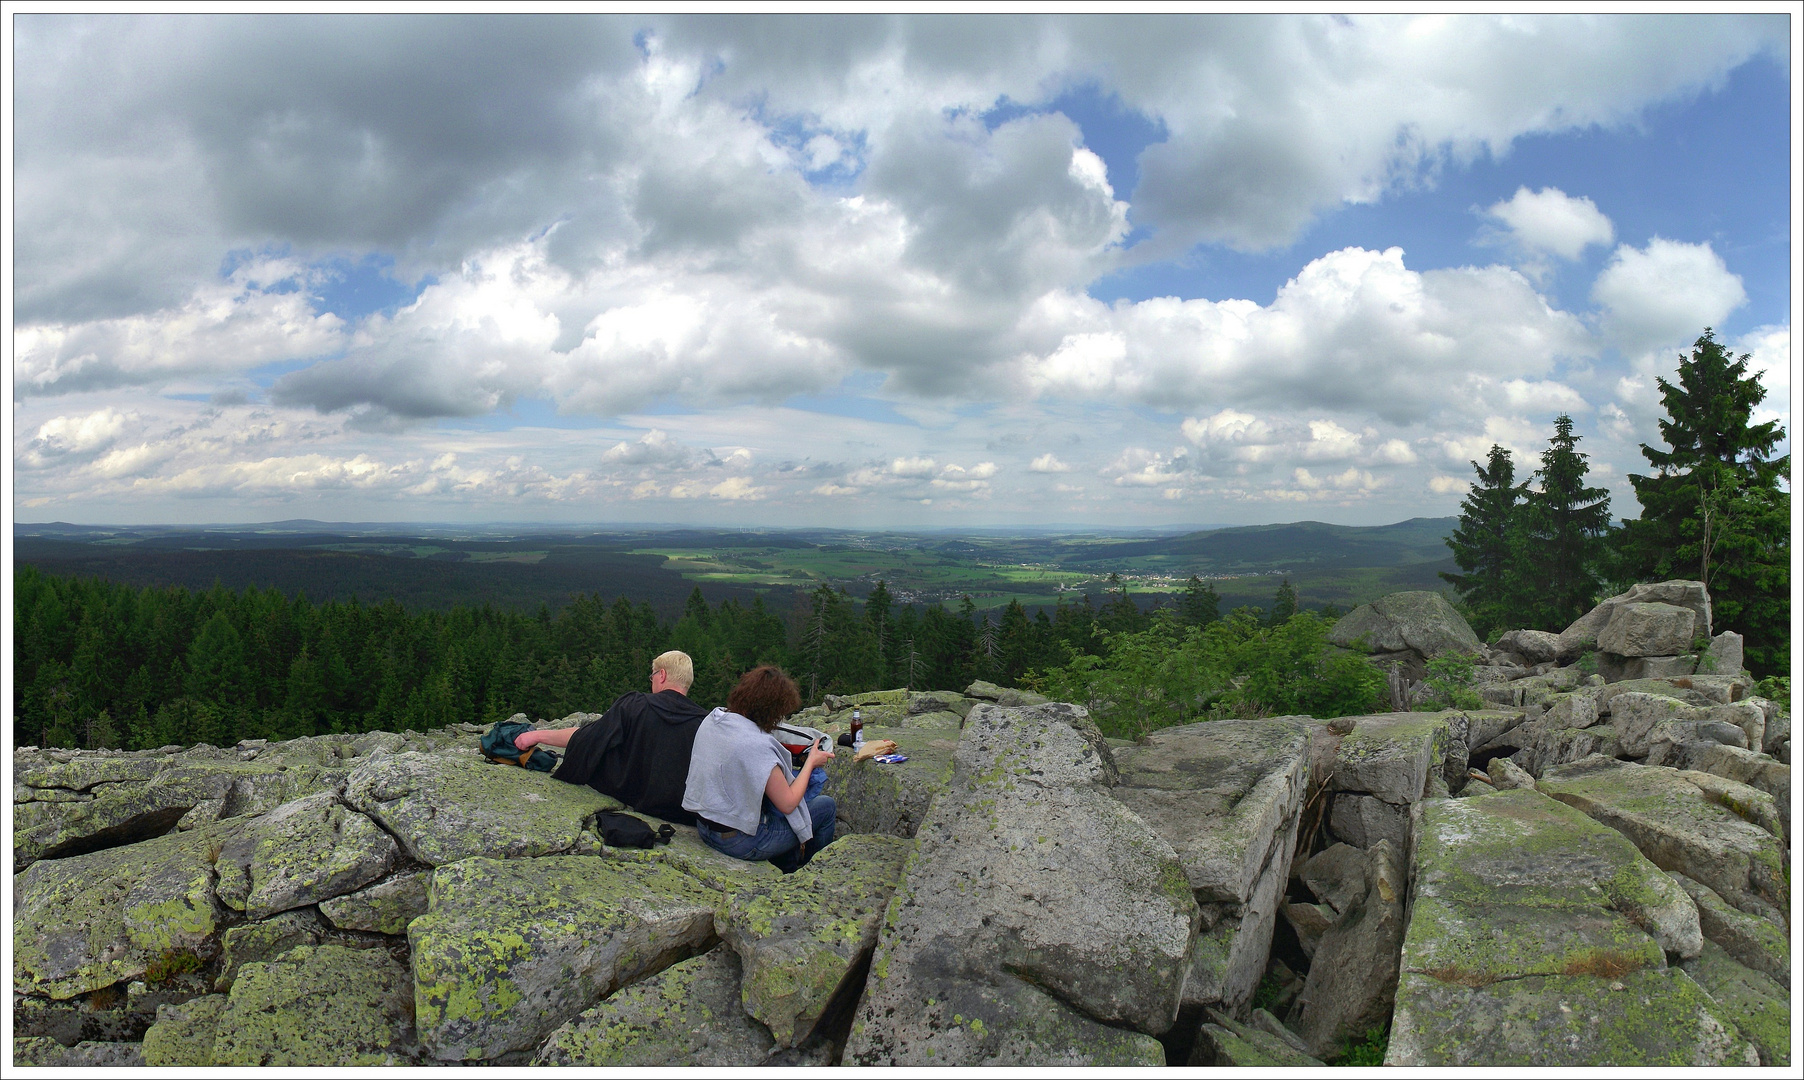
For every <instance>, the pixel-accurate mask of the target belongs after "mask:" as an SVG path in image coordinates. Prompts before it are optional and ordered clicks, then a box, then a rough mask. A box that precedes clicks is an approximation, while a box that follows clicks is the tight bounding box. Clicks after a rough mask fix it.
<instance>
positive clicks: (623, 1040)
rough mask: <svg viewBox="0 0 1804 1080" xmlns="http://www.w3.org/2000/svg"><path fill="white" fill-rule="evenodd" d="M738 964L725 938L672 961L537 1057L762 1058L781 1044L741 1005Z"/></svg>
mask: <svg viewBox="0 0 1804 1080" xmlns="http://www.w3.org/2000/svg"><path fill="white" fill-rule="evenodd" d="M829 850H830V849H829ZM739 971H740V964H739V957H738V955H737V954H735V953H734V952H733V950H732V949H731V948H729V947H727V946H725V945H721V946H719V947H717V948H714V949H712V950H710V951H709V952H707V953H706V954H704V955H702V956H696V957H692V958H690V959H688V960H684V961H682V962H680V963H677V964H672V965H671V966H670V967H667V968H665V969H664V970H663V971H660V972H658V973H657V974H656V975H653V976H651V977H650V978H648V979H643V980H641V981H639V982H636V983H634V984H633V985H631V986H629V987H626V988H625V989H623V990H621V991H619V992H618V993H616V994H614V995H613V996H612V997H610V998H608V999H607V1000H606V1001H604V1002H602V1003H601V1004H599V1005H597V1006H595V1007H594V1008H592V1009H588V1010H586V1011H585V1012H583V1013H582V1014H581V1015H580V1016H578V1017H577V1018H576V1019H574V1020H571V1021H570V1022H569V1023H567V1024H564V1025H563V1026H562V1027H560V1028H558V1029H557V1030H556V1031H554V1032H552V1033H551V1036H550V1037H549V1038H547V1039H546V1040H545V1043H544V1045H543V1046H541V1047H540V1048H539V1052H538V1056H537V1058H536V1059H535V1061H534V1064H536V1065H581V1066H589V1067H593V1068H667V1067H673V1066H676V1067H688V1066H696V1067H701V1068H717V1069H720V1068H727V1069H731V1068H741V1069H742V1068H746V1067H748V1066H752V1065H757V1064H760V1063H762V1062H763V1061H764V1060H765V1058H767V1057H768V1056H769V1055H770V1052H771V1050H772V1049H773V1048H774V1047H775V1044H774V1043H773V1042H772V1041H771V1037H770V1032H768V1031H766V1030H765V1029H764V1026H763V1025H762V1024H760V1023H758V1022H757V1021H756V1020H753V1019H752V1018H751V1017H749V1016H747V1015H746V1014H745V1010H744V1009H742V1008H741V1007H740V1004H739Z"/></svg>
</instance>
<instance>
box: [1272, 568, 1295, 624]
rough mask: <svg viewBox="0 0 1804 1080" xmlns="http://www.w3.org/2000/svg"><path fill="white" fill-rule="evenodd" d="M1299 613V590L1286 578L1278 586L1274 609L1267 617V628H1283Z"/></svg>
mask: <svg viewBox="0 0 1804 1080" xmlns="http://www.w3.org/2000/svg"><path fill="white" fill-rule="evenodd" d="M1296 613H1297V590H1296V588H1295V587H1294V586H1292V585H1291V583H1290V579H1289V578H1285V579H1284V580H1283V581H1281V582H1280V583H1279V585H1278V591H1277V593H1276V594H1275V595H1273V596H1272V608H1271V611H1270V612H1269V613H1267V615H1266V617H1265V625H1267V626H1283V625H1284V624H1285V623H1287V622H1289V621H1290V617H1291V616H1292V615H1295V614H1296Z"/></svg>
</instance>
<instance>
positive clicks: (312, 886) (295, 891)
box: [214, 792, 400, 919]
mask: <svg viewBox="0 0 1804 1080" xmlns="http://www.w3.org/2000/svg"><path fill="white" fill-rule="evenodd" d="M399 852H400V847H399V845H397V844H396V843H395V840H394V837H392V836H390V835H388V834H387V833H386V832H383V831H382V830H381V829H379V828H377V827H376V826H375V824H373V823H372V822H371V821H370V819H369V818H366V817H364V816H363V815H362V814H359V813H357V812H356V811H354V810H347V809H346V808H345V806H344V804H343V803H341V802H339V801H338V796H337V795H336V794H333V793H330V792H326V793H322V794H319V795H310V796H307V797H306V798H303V799H296V800H295V801H294V802H291V803H286V804H284V805H282V806H279V807H277V808H276V809H274V810H272V811H270V812H269V813H267V814H264V815H262V816H261V817H256V818H252V819H250V820H248V821H247V822H246V823H245V825H244V827H243V828H242V829H240V830H239V831H238V832H237V834H236V835H235V836H233V837H232V838H231V839H229V840H227V841H226V842H225V843H224V845H223V846H222V847H221V848H220V851H219V857H218V859H217V860H216V861H215V863H214V866H215V868H216V869H217V870H218V872H219V880H218V883H217V885H216V886H215V891H216V892H217V894H218V896H219V899H220V901H221V902H223V903H224V904H225V905H226V906H227V907H230V908H234V909H236V910H238V911H242V912H244V913H245V915H246V917H248V918H252V919H261V918H263V917H265V916H267V915H273V914H275V913H276V912H278V911H287V910H288V909H289V908H297V907H306V906H308V905H311V904H317V903H319V902H320V901H321V900H329V899H331V898H332V897H335V896H341V895H343V894H345V893H348V892H354V891H356V890H357V889H360V888H362V887H363V886H364V885H367V884H369V883H370V882H372V881H375V880H376V879H377V878H380V877H382V876H383V875H384V874H386V873H388V871H389V868H390V867H391V866H393V865H394V861H395V857H396V856H397V855H398V854H399Z"/></svg>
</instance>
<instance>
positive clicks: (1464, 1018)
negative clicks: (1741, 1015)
mask: <svg viewBox="0 0 1804 1080" xmlns="http://www.w3.org/2000/svg"><path fill="white" fill-rule="evenodd" d="M1495 797H1496V796H1490V795H1487V796H1485V797H1484V798H1486V799H1490V798H1495ZM1467 801H1470V802H1478V801H1481V800H1478V799H1472V800H1467ZM1758 1061H1759V1059H1758V1056H1757V1053H1756V1051H1755V1048H1754V1046H1753V1044H1752V1043H1750V1042H1748V1041H1747V1040H1746V1039H1745V1038H1744V1037H1743V1036H1742V1035H1741V1032H1740V1031H1739V1030H1738V1029H1737V1028H1736V1026H1735V1022H1734V1019H1733V1017H1732V1015H1731V1014H1730V1013H1729V1012H1728V1010H1725V1009H1724V1008H1723V1007H1722V1006H1721V1005H1719V1004H1718V1003H1717V1002H1715V1001H1714V1000H1712V999H1711V998H1710V996H1709V995H1708V994H1706V993H1704V991H1703V990H1702V989H1701V988H1699V986H1698V985H1697V983H1695V982H1693V981H1692V980H1691V979H1690V977H1688V976H1687V975H1686V974H1685V973H1684V972H1683V971H1679V970H1677V969H1676V968H1669V969H1665V970H1659V971H1653V970H1642V971H1632V972H1629V973H1627V974H1625V975H1623V976H1621V977H1620V978H1615V979H1610V978H1597V977H1593V976H1589V975H1533V976H1529V977H1527V978H1522V979H1512V980H1509V981H1506V982H1499V983H1494V984H1492V985H1489V986H1484V987H1477V988H1473V987H1467V986H1461V985H1459V984H1457V983H1449V982H1442V981H1440V980H1438V979H1433V978H1430V977H1428V976H1426V975H1417V974H1405V975H1404V976H1403V980H1402V983H1401V985H1399V987H1398V989H1397V1010H1396V1012H1395V1013H1394V1014H1393V1018H1392V1022H1391V1039H1390V1047H1389V1050H1388V1051H1387V1053H1386V1055H1385V1061H1384V1063H1385V1064H1386V1065H1426V1066H1429V1067H1431V1068H1459V1067H1468V1066H1492V1067H1496V1066H1503V1067H1515V1068H1523V1067H1559V1068H1572V1067H1578V1066H1618V1067H1622V1066H1630V1067H1641V1068H1649V1067H1671V1066H1687V1065H1689V1066H1697V1065H1734V1066H1741V1065H1755V1064H1758Z"/></svg>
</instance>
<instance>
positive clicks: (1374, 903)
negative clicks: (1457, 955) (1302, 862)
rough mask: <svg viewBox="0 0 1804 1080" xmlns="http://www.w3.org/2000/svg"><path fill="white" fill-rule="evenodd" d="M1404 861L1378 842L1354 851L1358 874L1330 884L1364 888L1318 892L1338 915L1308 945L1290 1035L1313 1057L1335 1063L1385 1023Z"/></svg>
mask: <svg viewBox="0 0 1804 1080" xmlns="http://www.w3.org/2000/svg"><path fill="white" fill-rule="evenodd" d="M1344 850H1347V851H1352V850H1353V849H1350V848H1349V849H1344ZM1322 854H1323V855H1326V854H1328V852H1323V853H1322ZM1317 858H1320V856H1317ZM1403 858H1404V855H1403V852H1402V851H1401V850H1399V849H1396V848H1393V847H1392V846H1391V845H1390V844H1389V843H1388V842H1387V841H1384V840H1379V841H1377V842H1376V843H1374V844H1373V845H1372V847H1371V848H1370V849H1369V850H1367V851H1364V852H1360V853H1359V860H1360V862H1361V863H1362V864H1363V865H1362V866H1361V867H1360V872H1359V873H1358V874H1357V875H1354V874H1347V873H1342V874H1338V875H1335V877H1334V880H1335V881H1336V882H1337V883H1341V882H1345V883H1351V881H1352V880H1355V878H1356V879H1357V880H1358V881H1360V882H1361V883H1363V885H1364V888H1363V889H1361V890H1359V892H1358V893H1356V894H1352V895H1349V894H1348V893H1347V892H1340V893H1338V894H1336V893H1334V891H1333V890H1332V889H1329V888H1326V887H1324V889H1323V892H1326V893H1330V895H1326V896H1322V899H1323V900H1325V901H1327V902H1328V903H1329V904H1330V905H1331V906H1333V907H1335V908H1336V909H1337V910H1338V912H1339V914H1338V917H1337V918H1336V919H1335V920H1334V921H1333V922H1332V923H1331V924H1330V925H1329V926H1328V927H1327V929H1326V930H1324V931H1323V933H1322V935H1321V938H1320V940H1319V943H1318V944H1317V945H1316V947H1315V955H1314V957H1313V958H1312V960H1311V962H1310V966H1309V977H1308V979H1307V980H1306V981H1305V982H1304V984H1303V992H1302V993H1301V994H1299V995H1298V996H1297V1002H1296V1014H1297V1015H1296V1023H1295V1028H1296V1032H1297V1034H1298V1035H1299V1036H1301V1037H1302V1039H1303V1041H1304V1044H1305V1046H1306V1048H1307V1049H1308V1051H1309V1052H1310V1054H1312V1055H1313V1056H1315V1057H1318V1058H1331V1057H1334V1056H1335V1055H1336V1054H1337V1052H1338V1050H1339V1048H1340V1046H1341V1045H1342V1044H1343V1042H1344V1041H1345V1040H1346V1039H1347V1038H1348V1037H1350V1036H1351V1037H1357V1036H1360V1035H1364V1034H1365V1033H1366V1032H1367V1031H1370V1030H1372V1029H1374V1028H1382V1027H1383V1026H1384V1024H1385V1022H1386V1021H1387V1020H1389V1019H1390V1015H1391V1006H1392V1004H1393V1003H1394V1001H1395V999H1396V994H1397V968H1398V964H1399V962H1400V954H1401V950H1402V947H1403V929H1404V921H1403V904H1404V901H1405V900H1406V899H1407V888H1406V884H1407V881H1408V875H1407V869H1406V867H1405V866H1404V862H1403ZM1310 862H1311V863H1312V864H1313V863H1314V862H1315V859H1311V860H1310ZM1309 880H1310V879H1309V878H1308V877H1306V878H1305V881H1306V882H1307V881H1309ZM1316 880H1318V881H1320V880H1322V879H1321V878H1317V879H1316ZM1318 895H1321V894H1318ZM1337 900H1338V901H1339V903H1338V904H1336V903H1335V901H1337Z"/></svg>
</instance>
